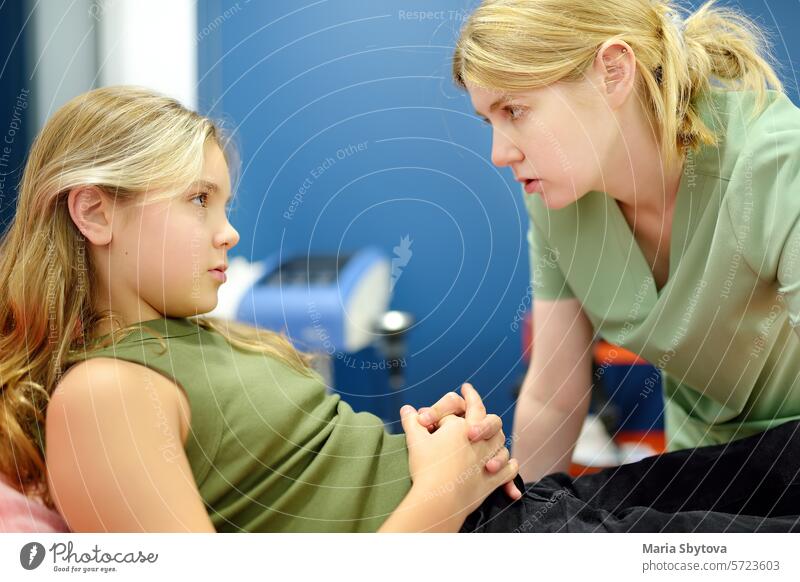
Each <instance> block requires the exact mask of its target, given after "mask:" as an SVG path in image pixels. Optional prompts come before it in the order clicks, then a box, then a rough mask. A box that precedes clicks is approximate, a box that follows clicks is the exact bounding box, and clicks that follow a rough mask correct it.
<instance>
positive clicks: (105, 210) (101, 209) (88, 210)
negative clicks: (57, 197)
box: [67, 186, 119, 246]
mask: <svg viewBox="0 0 800 582" xmlns="http://www.w3.org/2000/svg"><path fill="white" fill-rule="evenodd" d="M67 205H68V206H69V214H70V216H71V217H72V221H73V222H74V223H75V226H77V227H78V230H80V231H81V233H82V234H83V236H85V237H86V238H87V239H88V240H89V241H90V242H91V243H92V244H94V245H99V246H102V245H107V244H108V243H110V242H111V234H112V233H111V217H112V212H113V211H114V208H112V205H113V201H111V200H109V198H108V196H106V195H105V193H104V192H103V191H102V190H101V189H100V188H98V187H97V186H78V187H76V188H73V189H72V190H70V191H69V195H68V198H67ZM117 212H119V208H118V209H117Z"/></svg>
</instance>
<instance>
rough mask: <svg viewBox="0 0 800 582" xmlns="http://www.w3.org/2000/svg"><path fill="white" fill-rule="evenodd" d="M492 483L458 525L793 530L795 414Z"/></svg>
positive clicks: (796, 527)
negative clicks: (614, 463)
mask: <svg viewBox="0 0 800 582" xmlns="http://www.w3.org/2000/svg"><path fill="white" fill-rule="evenodd" d="M515 482H516V483H517V486H518V487H519V488H520V490H521V491H523V492H524V494H523V497H522V498H521V499H519V500H517V501H514V502H512V501H511V500H510V499H509V498H508V496H507V495H506V494H505V492H504V491H503V490H502V488H498V489H496V490H495V491H493V492H492V493H491V495H489V497H487V498H486V499H485V500H484V502H483V503H482V504H481V505H480V507H478V509H476V510H475V511H474V512H472V513H471V514H470V515H469V516H468V517H467V519H466V521H465V522H464V525H463V526H462V528H461V530H460V532H462V533H471V532H475V533H492V532H800V421H792V422H788V423H784V424H782V425H780V426H777V427H774V428H772V429H770V430H768V431H765V432H763V433H759V434H757V435H753V436H750V437H747V438H743V439H737V440H734V441H731V442H729V443H725V444H721V445H714V446H708V447H700V448H696V449H686V450H681V451H674V452H671V453H663V454H661V455H656V456H653V457H648V458H646V459H643V460H641V461H639V462H636V463H630V464H626V465H620V466H619V467H610V468H608V469H604V470H602V471H600V472H598V473H594V474H591V475H584V476H582V477H578V478H573V477H570V476H569V475H567V474H566V473H553V474H551V475H547V476H546V477H544V478H543V479H541V480H540V481H537V482H531V483H523V482H522V479H521V478H520V477H519V476H517V477H516V479H515Z"/></svg>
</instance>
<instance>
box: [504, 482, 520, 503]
mask: <svg viewBox="0 0 800 582" xmlns="http://www.w3.org/2000/svg"><path fill="white" fill-rule="evenodd" d="M503 491H505V492H506V495H508V496H509V497H510V498H511V499H513V500H514V501H516V500H517V499H519V498H520V497H522V491H520V490H519V488H518V487H517V485H516V483H514V480H513V479H512V480H511V481H507V482H506V483H504V484H503Z"/></svg>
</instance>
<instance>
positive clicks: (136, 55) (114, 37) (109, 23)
mask: <svg viewBox="0 0 800 582" xmlns="http://www.w3.org/2000/svg"><path fill="white" fill-rule="evenodd" d="M94 9H95V17H96V18H97V20H98V32H99V34H98V67H99V71H100V72H99V75H100V83H99V85H101V86H108V85H141V86H144V87H148V88H150V89H154V90H156V91H159V92H161V93H164V94H166V95H169V96H170V97H174V98H176V99H178V100H179V101H180V102H181V103H183V104H184V105H185V106H187V107H189V108H190V109H196V108H197V6H196V4H195V1H194V0H169V1H168V2H164V1H163V0H100V1H98V2H97V4H96V5H95V7H94Z"/></svg>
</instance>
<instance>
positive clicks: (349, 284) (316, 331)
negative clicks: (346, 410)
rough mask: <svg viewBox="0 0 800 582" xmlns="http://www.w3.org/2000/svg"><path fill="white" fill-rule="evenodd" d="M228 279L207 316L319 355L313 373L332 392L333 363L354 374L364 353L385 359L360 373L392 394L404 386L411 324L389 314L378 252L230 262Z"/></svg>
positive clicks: (385, 273)
mask: <svg viewBox="0 0 800 582" xmlns="http://www.w3.org/2000/svg"><path fill="white" fill-rule="evenodd" d="M226 274H227V275H228V279H227V281H226V283H225V284H224V285H222V286H221V287H220V289H219V296H218V297H219V303H218V305H217V308H216V309H215V310H214V311H212V312H211V313H209V315H212V316H217V317H223V318H226V319H232V320H236V321H242V322H245V323H250V324H252V325H255V326H257V327H261V328H265V329H271V330H274V331H281V332H284V333H286V335H287V336H288V337H289V339H291V340H292V342H293V343H294V344H295V346H296V347H297V348H298V349H300V350H303V351H305V352H310V353H313V354H314V355H315V356H317V357H316V358H315V361H316V363H315V368H316V370H317V371H318V372H319V373H320V374H321V375H322V377H323V379H324V380H325V383H326V385H327V386H328V389H329V391H332V390H333V387H334V385H335V378H334V375H335V374H334V363H335V362H336V361H340V362H345V363H346V365H348V367H350V368H356V366H355V365H354V364H353V362H352V358H353V354H355V353H356V352H360V351H361V350H365V349H366V348H371V349H373V353H377V354H379V355H380V356H382V357H383V358H384V359H383V360H381V361H378V362H375V361H369V362H359V366H358V367H360V368H361V369H362V370H373V371H377V372H379V373H385V374H386V375H387V376H388V380H387V381H388V383H389V384H390V386H391V388H392V389H393V390H394V391H397V390H400V388H401V387H402V385H403V382H404V375H403V370H404V368H405V353H406V341H405V340H406V335H407V332H408V330H409V328H410V327H411V325H412V324H413V321H414V318H413V316H412V315H411V314H409V313H405V312H401V311H387V309H388V306H389V301H390V299H391V263H390V260H389V258H388V257H387V256H386V254H385V253H383V252H382V251H381V250H380V249H377V248H373V247H368V248H364V249H361V250H358V251H356V252H354V253H352V254H347V255H341V254H340V255H323V254H316V255H308V256H306V255H296V256H288V257H287V256H280V255H273V256H271V257H269V258H267V259H265V260H263V261H258V262H254V263H250V262H248V261H247V260H246V259H244V258H242V257H235V258H233V259H231V261H230V264H229V267H228V270H227V272H226ZM361 377H362V378H366V375H365V374H362V375H361ZM365 382H366V380H365ZM348 389H354V390H358V389H359V387H353V386H348ZM374 412H376V413H378V412H379V411H377V410H374Z"/></svg>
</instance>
